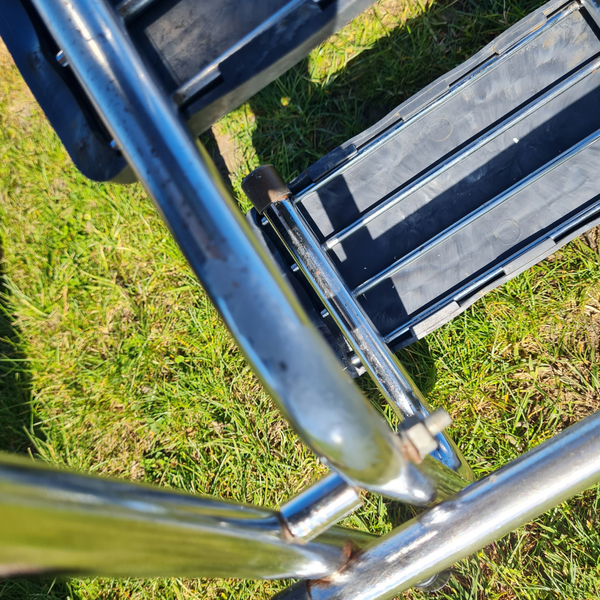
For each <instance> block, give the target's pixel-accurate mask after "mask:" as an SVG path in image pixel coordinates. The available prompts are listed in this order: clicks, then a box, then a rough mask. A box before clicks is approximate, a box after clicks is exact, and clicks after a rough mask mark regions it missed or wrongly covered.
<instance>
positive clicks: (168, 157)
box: [34, 0, 434, 502]
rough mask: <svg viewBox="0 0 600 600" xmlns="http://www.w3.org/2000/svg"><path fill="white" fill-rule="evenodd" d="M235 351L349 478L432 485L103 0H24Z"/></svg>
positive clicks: (399, 490) (416, 488)
mask: <svg viewBox="0 0 600 600" xmlns="http://www.w3.org/2000/svg"><path fill="white" fill-rule="evenodd" d="M34 4H35V6H36V8H37V10H38V12H39V14H40V15H41V17H42V19H43V20H44V22H45V23H46V25H47V27H48V29H49V30H50V32H51V34H52V35H53V36H54V38H55V40H56V42H57V43H58V45H59V47H60V48H62V49H63V51H64V53H65V56H66V57H67V59H68V61H69V64H70V65H71V67H72V69H73V72H74V73H75V75H76V76H77V78H78V80H79V81H80V83H81V84H82V86H83V89H84V90H85V91H86V92H87V94H88V96H89V98H90V100H91V102H92V103H93V105H94V107H95V108H96V110H97V111H98V114H99V115H100V116H101V117H102V120H103V121H104V123H105V124H106V126H107V128H108V130H109V131H110V134H111V135H112V136H113V138H114V139H115V140H116V142H117V144H118V147H119V148H120V149H121V151H122V153H123V155H124V156H125V157H126V158H127V160H128V162H129V164H130V165H131V167H132V168H133V170H134V171H135V173H136V174H137V176H138V178H139V180H140V181H141V182H142V183H143V184H144V186H145V188H146V190H147V191H148V193H149V194H150V196H151V197H152V198H153V199H154V202H155V204H156V206H157V207H158V209H159V210H160V212H161V213H162V215H163V217H164V220H165V221H166V223H167V224H168V225H169V227H170V229H171V231H172V233H173V236H174V237H175V239H176V241H177V242H178V244H179V246H180V247H181V249H182V250H183V252H184V254H185V255H186V257H187V259H188V261H189V262H190V265H191V266H192V268H193V270H194V271H195V273H196V275H197V276H198V278H199V279H200V281H201V283H202V285H203V286H204V288H205V290H206V291H207V293H208V294H209V296H210V297H211V300H212V301H213V303H214V304H215V306H216V307H217V309H218V311H219V312H220V314H221V316H222V317H223V319H224V321H225V323H226V324H227V325H228V327H229V329H230V331H231V332H232V334H233V336H234V338H235V339H236V341H237V342H238V344H239V347H240V349H241V350H242V352H243V353H244V354H245V355H246V357H247V358H248V360H249V362H250V364H251V365H252V366H253V367H254V370H255V372H256V373H257V374H258V376H259V377H260V379H261V380H262V382H263V384H264V385H265V387H266V389H267V390H268V391H269V392H270V394H271V396H272V397H273V398H274V399H275V401H276V402H277V404H278V406H279V407H280V409H281V410H282V412H283V413H284V415H285V416H286V417H287V419H288V420H289V421H290V423H291V424H292V425H293V426H294V428H295V429H296V431H297V432H298V434H299V435H300V436H301V438H302V439H303V440H304V442H306V444H308V446H309V447H310V448H312V450H313V451H314V452H315V453H316V454H317V455H318V456H320V457H322V458H324V459H325V460H326V461H327V464H328V465H329V466H330V467H331V468H332V469H335V470H336V471H338V472H339V473H341V474H342V476H343V477H344V478H345V479H347V480H349V481H351V482H353V484H354V485H357V486H359V487H364V488H366V489H370V490H372V491H375V492H379V493H382V494H384V495H387V496H389V497H392V498H397V499H402V500H410V501H414V500H416V501H421V502H422V501H425V499H427V498H431V497H433V495H434V491H433V487H432V484H431V483H430V482H429V481H428V480H427V479H426V477H424V476H423V475H422V474H421V473H420V472H419V471H418V470H416V469H415V468H414V466H412V465H411V464H410V463H409V462H407V460H406V459H405V458H404V456H403V454H402V452H401V449H400V447H399V445H398V442H397V438H396V437H395V436H394V434H393V432H392V431H390V429H389V427H388V426H387V424H386V423H385V421H384V420H383V419H382V418H381V417H380V416H379V415H378V414H377V411H376V410H375V409H374V408H373V407H372V406H370V405H369V403H368V401H367V400H366V399H365V398H364V397H363V396H362V394H361V393H360V392H359V390H358V388H356V386H354V385H353V384H352V381H351V379H350V378H349V377H348V376H347V375H345V374H344V373H343V371H342V369H341V367H340V365H339V363H338V361H337V359H336V358H335V356H334V354H333V352H332V351H331V350H330V348H329V347H328V346H327V345H326V343H325V341H324V340H323V339H322V338H321V336H320V335H319V333H318V332H317V331H316V329H315V328H314V327H313V326H312V325H311V324H310V322H309V319H308V317H307V316H306V314H305V313H304V312H303V311H302V309H301V307H300V306H299V304H298V302H297V300H296V299H295V297H294V295H293V292H292V291H291V289H290V288H289V287H288V286H287V285H286V284H285V283H284V282H283V280H282V278H281V275H280V274H279V272H278V271H277V269H276V267H275V265H274V264H273V262H272V260H270V259H268V258H267V256H266V255H265V254H264V253H263V251H262V250H260V248H259V246H258V243H257V242H256V240H255V239H254V238H253V236H252V234H251V233H250V230H249V227H248V226H247V224H246V223H245V221H244V219H243V217H242V215H241V213H240V212H239V210H238V208H237V206H236V205H235V203H234V202H233V199H232V198H231V196H230V195H229V193H228V191H227V190H226V188H225V186H224V185H223V183H222V182H221V180H220V178H219V175H218V173H217V171H216V169H215V167H214V165H213V164H212V163H211V161H210V158H209V157H208V155H207V154H206V152H205V151H204V150H203V149H202V148H200V152H199V149H198V147H197V146H196V144H195V142H194V140H193V139H192V138H191V136H190V134H189V132H188V131H187V129H186V128H185V125H184V123H183V121H182V119H181V117H180V116H179V115H178V113H177V111H176V107H175V105H174V103H173V102H172V101H170V100H169V99H167V98H166V97H165V96H164V94H163V93H162V92H161V91H160V89H159V87H158V86H157V85H156V83H155V81H154V79H153V77H152V74H151V73H150V72H149V71H148V69H147V68H146V66H145V64H144V62H143V61H142V60H141V58H140V57H139V55H138V54H137V52H136V51H135V49H134V47H133V46H132V44H131V42H130V40H129V37H128V35H127V33H126V31H125V28H124V24H123V22H122V20H121V19H119V17H118V16H117V14H116V12H115V11H114V9H113V8H112V7H111V6H110V5H109V4H108V3H107V2H106V1H105V0H34Z"/></svg>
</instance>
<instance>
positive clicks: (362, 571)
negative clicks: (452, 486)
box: [290, 413, 600, 600]
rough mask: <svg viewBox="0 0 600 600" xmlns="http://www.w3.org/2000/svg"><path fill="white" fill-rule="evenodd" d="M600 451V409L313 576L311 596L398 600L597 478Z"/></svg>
mask: <svg viewBox="0 0 600 600" xmlns="http://www.w3.org/2000/svg"><path fill="white" fill-rule="evenodd" d="M599 457H600V413H596V414H595V415H592V416H591V417H588V418H587V419H585V420H583V421H582V422H580V423H578V424H576V425H573V426H572V427H569V428H568V429H567V430H565V431H563V432H562V433H560V434H559V435H557V436H555V437H554V438H552V439H550V440H548V441H547V442H544V443H543V444H541V445H540V446H538V447H537V448H535V449H534V450H531V451H530V452H527V453H526V454H524V455H523V456H521V457H520V458H518V459H516V460H515V461H513V462H511V463H510V464H508V465H506V466H505V467H503V468H502V469H499V470H498V471H496V472H495V473H493V474H492V475H490V476H488V477H486V478H484V479H482V480H481V481H478V482H477V483H474V484H472V485H470V486H469V487H468V488H466V489H464V490H463V491H462V492H460V493H459V494H458V495H457V496H456V497H454V498H453V499H451V500H448V501H447V502H443V503H442V504H440V505H439V506H436V507H435V508H432V509H430V510H428V511H426V512H424V513H422V514H421V515H419V516H418V517H417V518H415V519H413V520H411V521H409V522H408V523H405V524H404V525H402V526H401V527H399V528H398V529H396V530H395V531H393V532H392V533H390V534H388V535H386V536H384V537H382V538H380V539H379V540H378V541H376V542H374V543H373V544H372V545H370V546H367V547H366V548H365V549H364V550H363V551H362V552H361V553H359V554H358V555H357V556H356V558H354V559H353V560H351V561H350V562H349V563H348V565H347V566H346V567H345V568H344V569H342V571H340V572H339V573H337V574H336V575H334V576H332V577H330V578H329V579H327V580H324V581H320V582H313V583H310V584H309V586H308V587H309V591H310V599H311V600H342V599H343V600H390V599H391V598H394V597H395V596H397V595H399V594H400V593H401V592H403V591H404V590H407V589H408V588H410V587H413V586H414V585H416V584H417V583H418V582H419V581H423V580H424V579H426V578H428V577H430V576H431V575H433V574H435V573H437V572H439V571H441V570H443V569H445V568H447V567H449V566H450V565H452V564H454V563H455V562H457V561H458V560H460V559H462V558H465V557H466V556H469V555H470V554H472V553H473V552H476V551H477V550H480V549H481V548H483V547H484V546H486V545H487V544H489V543H491V542H493V541H494V540H497V539H499V538H501V537H503V536H504V535H506V534H507V533H509V532H510V531H512V530H513V529H515V528H517V527H520V526H521V525H523V524H525V523H527V522H528V521H531V519H534V518H535V517H537V516H538V515H541V514H542V513H543V512H545V511H547V510H549V509H550V508H552V507H553V506H556V505H557V504H559V503H560V502H563V501H564V500H566V499H568V498H570V497H571V496H573V495H575V494H578V493H579V492H581V491H583V490H585V489H587V488H588V487H590V486H592V485H594V484H596V483H597V482H598V481H600V458H599ZM299 594H300V593H299ZM299 597H302V596H301V595H299ZM291 598H293V596H290V599H291Z"/></svg>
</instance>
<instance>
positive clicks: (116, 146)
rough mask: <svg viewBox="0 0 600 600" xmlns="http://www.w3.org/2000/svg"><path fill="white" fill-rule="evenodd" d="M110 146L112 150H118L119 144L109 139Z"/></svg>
mask: <svg viewBox="0 0 600 600" xmlns="http://www.w3.org/2000/svg"><path fill="white" fill-rule="evenodd" d="M110 147H111V148H112V149H113V150H118V149H119V145H118V144H117V142H116V140H111V141H110Z"/></svg>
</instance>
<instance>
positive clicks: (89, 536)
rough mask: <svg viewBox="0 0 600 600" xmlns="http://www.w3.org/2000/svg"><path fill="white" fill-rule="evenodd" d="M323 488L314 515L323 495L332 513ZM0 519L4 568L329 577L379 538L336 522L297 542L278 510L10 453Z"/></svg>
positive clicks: (1, 478)
mask: <svg viewBox="0 0 600 600" xmlns="http://www.w3.org/2000/svg"><path fill="white" fill-rule="evenodd" d="M330 477H335V476H330ZM313 496H316V497H313V510H312V511H311V510H310V509H309V510H308V511H307V512H308V513H309V514H310V513H312V514H313V515H314V513H315V512H316V511H315V510H314V504H317V505H318V506H319V507H320V510H321V511H323V510H325V512H331V511H328V510H327V507H328V505H329V499H330V498H323V497H320V496H319V494H313ZM315 500H316V502H314V501H315ZM335 506H339V502H338V503H337V504H335ZM0 522H1V523H2V525H1V532H2V533H1V534H0V577H8V576H19V575H29V574H32V573H69V574H85V575H105V576H113V577H237V578H247V579H279V578H282V577H323V576H325V575H328V574H331V573H333V572H335V571H336V570H338V569H339V568H340V567H341V566H342V565H343V564H345V562H347V561H348V559H349V557H350V551H351V548H352V547H354V548H356V547H361V546H364V545H365V542H366V541H369V542H370V541H372V539H373V537H374V536H369V535H368V534H364V533H361V532H358V531H357V532H353V531H351V530H347V529H341V528H333V529H330V530H329V531H328V532H327V533H326V534H325V535H321V536H320V537H319V541H313V542H308V543H302V544H298V543H295V544H294V543H290V535H289V531H288V530H287V529H286V527H285V525H284V522H283V519H282V515H281V514H280V513H278V512H276V511H273V510H269V509H265V508H257V507H253V506H247V505H237V504H234V503H232V502H226V501H223V500H218V499H215V498H208V497H199V496H193V495H190V494H184V493H181V492H176V491H173V490H168V489H164V488H158V487H152V486H148V485H139V484H134V483H129V482H124V481H116V480H110V479H103V478H99V477H91V476H89V475H80V474H77V473H69V472H67V471H60V470H58V469H54V468H49V467H48V466H46V465H41V464H39V463H34V462H32V461H31V460H30V459H28V458H21V457H14V456H10V455H7V454H1V453H0Z"/></svg>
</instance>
